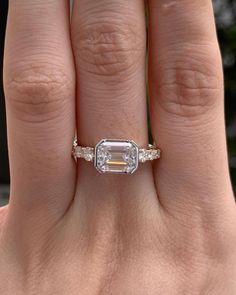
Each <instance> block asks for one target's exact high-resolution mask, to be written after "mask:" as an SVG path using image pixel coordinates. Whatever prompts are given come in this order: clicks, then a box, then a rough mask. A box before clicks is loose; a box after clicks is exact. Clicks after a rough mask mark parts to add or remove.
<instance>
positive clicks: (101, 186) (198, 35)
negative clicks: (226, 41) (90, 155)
mask: <svg viewBox="0 0 236 295" xmlns="http://www.w3.org/2000/svg"><path fill="white" fill-rule="evenodd" d="M146 4H147V8H148V20H149V22H148V26H149V27H148V39H147V36H146V27H145V3H144V2H143V1H141V0H129V1H125V0H98V1H93V0H75V1H74V5H73V12H72V19H71V22H70V20H69V7H68V3H67V1H64V0H60V1H59V0H50V1H48V0H37V1H28V0H21V1H18V0H10V8H9V17H8V26H7V34H6V48H5V65H4V86H5V94H6V109H7V126H8V141H9V159H10V169H11V197H10V204H9V205H8V206H6V207H4V208H1V209H0V281H1V284H0V294H1V295H12V294H14V295H23V294H24V295H35V294H46V295H51V294H63V295H67V294H68V295H77V294H81V295H87V294H88V295H97V294H114V295H120V294H122V295H126V294H127V295H133V294H134V295H143V294H145V295H157V294H161V295H162V294H168V295H179V294H181V295H184V294H187V295H189V294H191V295H195V294H196V295H197V294H201V295H204V294H206V295H213V294H214V295H235V294H236V247H235V245H236V210H235V200H234V196H233V192H232V188H231V183H230V177H229V171H228V161H227V149H226V139H225V123H224V99H223V96H224V93H223V92H224V91H223V89H224V87H223V74H222V62H221V57H220V52H219V46H218V43H217V38H216V30H215V23H214V17H213V9H212V3H211V1H210V0H198V1H194V0H181V1H176V0H158V1H157V0H149V1H147V2H146ZM147 42H148V54H149V59H148V61H149V62H148V63H149V66H148V72H147V74H148V79H147V81H148V88H149V94H150V118H151V127H152V135H153V138H154V140H155V142H156V143H157V144H158V146H159V147H160V148H161V149H162V151H163V152H162V159H161V160H159V161H155V163H153V164H151V163H146V164H142V165H140V167H139V169H138V171H137V172H136V173H135V174H133V175H131V176H127V175H114V174H109V175H108V174H105V175H101V174H99V173H98V172H97V171H96V170H95V169H94V168H93V167H92V164H91V163H87V162H85V161H83V160H79V161H78V163H77V165H76V164H75V162H74V161H73V159H72V157H71V147H72V142H73V138H74V130H75V128H76V129H77V132H78V139H79V143H80V144H82V145H85V146H94V145H95V144H96V143H97V142H98V141H99V140H100V139H102V138H124V139H133V140H134V141H135V142H137V143H138V144H139V145H140V146H146V145H147V144H148V127H147V126H148V124H147V107H146V82H145V65H146V59H145V55H146V44H147Z"/></svg>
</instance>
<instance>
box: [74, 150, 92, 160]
mask: <svg viewBox="0 0 236 295" xmlns="http://www.w3.org/2000/svg"><path fill="white" fill-rule="evenodd" d="M75 156H76V157H77V158H84V159H85V160H86V161H88V162H92V161H93V157H94V149H93V148H90V147H81V146H77V147H76V148H75Z"/></svg>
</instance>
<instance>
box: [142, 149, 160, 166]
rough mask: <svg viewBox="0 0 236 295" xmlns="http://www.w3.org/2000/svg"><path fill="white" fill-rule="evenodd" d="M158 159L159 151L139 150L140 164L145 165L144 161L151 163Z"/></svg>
mask: <svg viewBox="0 0 236 295" xmlns="http://www.w3.org/2000/svg"><path fill="white" fill-rule="evenodd" d="M159 158H160V150H156V149H153V148H151V149H149V150H146V149H140V150H139V161H140V162H142V163H145V162H146V161H152V160H155V159H159Z"/></svg>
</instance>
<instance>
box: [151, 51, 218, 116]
mask: <svg viewBox="0 0 236 295" xmlns="http://www.w3.org/2000/svg"><path fill="white" fill-rule="evenodd" d="M214 50H215V49H214ZM213 52H214V51H209V54H206V52H204V54H202V53H199V52H196V54H194V53H192V54H191V55H185V56H182V57H181V56H180V57H178V58H177V59H175V60H174V61H173V60H172V59H169V60H168V61H166V60H165V61H163V63H162V64H160V66H159V73H158V75H157V80H158V81H157V83H156V84H157V85H158V89H157V93H158V102H159V104H160V105H161V107H162V108H163V109H164V110H165V111H167V112H168V113H171V114H175V115H178V116H183V117H195V116H198V115H201V114H204V113H205V112H207V111H208V110H209V109H212V108H213V107H214V106H216V105H218V103H219V99H218V98H221V97H223V95H222V93H223V75H222V67H221V60H220V58H219V56H218V54H215V55H214V53H213ZM210 53H211V54H210Z"/></svg>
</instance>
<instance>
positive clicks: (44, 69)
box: [4, 64, 73, 120]
mask: <svg viewBox="0 0 236 295" xmlns="http://www.w3.org/2000/svg"><path fill="white" fill-rule="evenodd" d="M4 89H5V93H6V100H7V103H8V104H9V106H10V108H11V110H13V111H14V112H16V113H17V116H20V119H23V120H24V119H25V120H27V119H29V118H31V119H33V120H38V119H40V120H41V119H42V120H43V119H50V118H52V117H53V116H55V115H56V113H58V111H60V110H61V109H63V108H64V107H65V106H66V104H67V101H68V99H69V98H70V97H71V95H73V81H72V79H71V78H70V77H68V75H67V74H66V72H65V71H64V70H63V69H62V68H60V67H59V66H54V67H50V68H49V67H48V66H45V65H40V64H37V65H35V66H32V65H31V66H29V67H25V68H21V69H19V70H16V71H15V73H14V74H10V75H9V76H8V77H7V78H6V79H5V81H4Z"/></svg>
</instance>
